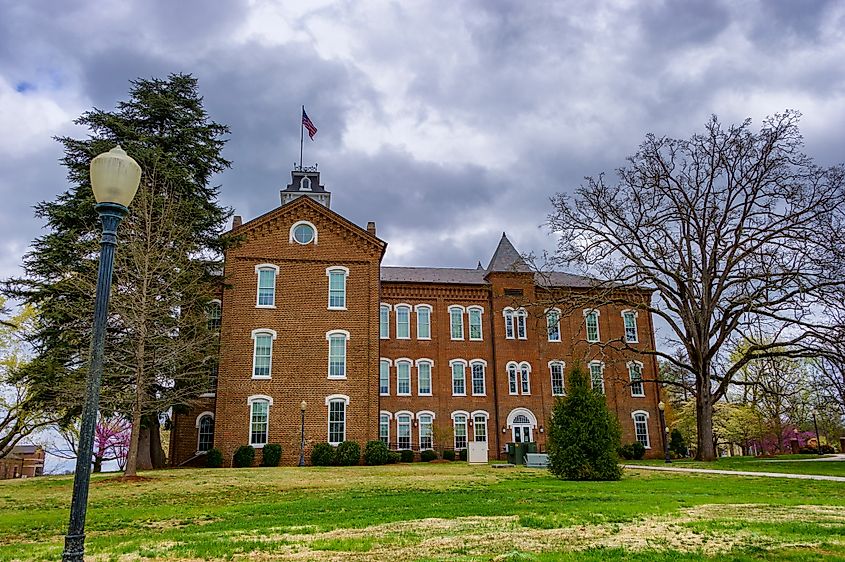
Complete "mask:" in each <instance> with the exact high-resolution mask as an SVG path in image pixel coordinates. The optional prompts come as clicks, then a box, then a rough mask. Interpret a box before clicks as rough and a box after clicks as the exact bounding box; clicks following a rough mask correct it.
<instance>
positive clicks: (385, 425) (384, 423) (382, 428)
mask: <svg viewBox="0 0 845 562" xmlns="http://www.w3.org/2000/svg"><path fill="white" fill-rule="evenodd" d="M378 438H379V439H380V440H381V441H382V442H383V443H384V444H385V445H390V416H388V415H387V414H381V415H380V416H379V426H378Z"/></svg>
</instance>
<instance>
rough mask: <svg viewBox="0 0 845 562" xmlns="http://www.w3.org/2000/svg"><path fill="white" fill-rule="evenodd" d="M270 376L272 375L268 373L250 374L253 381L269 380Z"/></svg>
mask: <svg viewBox="0 0 845 562" xmlns="http://www.w3.org/2000/svg"><path fill="white" fill-rule="evenodd" d="M272 378H273V377H271V376H270V375H267V376H266V377H263V376H262V377H256V376H255V375H252V380H254V381H269V380H270V379H272Z"/></svg>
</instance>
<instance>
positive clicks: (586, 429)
mask: <svg viewBox="0 0 845 562" xmlns="http://www.w3.org/2000/svg"><path fill="white" fill-rule="evenodd" d="M549 426H550V429H549V470H550V471H551V472H552V474H554V475H555V476H557V477H558V478H561V479H564V480H619V479H620V478H621V477H622V469H621V468H620V466H619V462H618V460H619V459H618V457H617V453H616V451H617V449H618V448H619V444H620V435H621V432H620V429H619V422H618V421H617V419H616V417H615V416H614V415H613V414H612V413H611V412H610V410H609V409H608V408H607V404H606V403H605V398H604V395H602V394H601V393H599V392H597V391H595V390H592V389H591V388H590V385H589V382H588V380H587V376H586V374H585V373H584V372H583V371H582V370H581V367H580V365H578V364H576V365H575V366H573V368H572V371H571V372H570V374H569V389H568V394H567V395H566V396H564V397H561V398H558V399H557V402H556V403H555V407H554V410H553V412H552V418H551V421H550V423H549Z"/></svg>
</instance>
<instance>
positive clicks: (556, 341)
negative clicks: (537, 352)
mask: <svg viewBox="0 0 845 562" xmlns="http://www.w3.org/2000/svg"><path fill="white" fill-rule="evenodd" d="M549 343H560V340H549Z"/></svg>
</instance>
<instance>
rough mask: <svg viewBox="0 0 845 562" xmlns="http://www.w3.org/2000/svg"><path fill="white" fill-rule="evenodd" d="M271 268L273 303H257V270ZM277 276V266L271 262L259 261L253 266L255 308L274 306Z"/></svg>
mask: <svg viewBox="0 0 845 562" xmlns="http://www.w3.org/2000/svg"><path fill="white" fill-rule="evenodd" d="M262 269H272V270H273V271H274V273H273V304H258V291H259V289H260V286H259V285H260V279H259V275H260V274H259V271H261V270H262ZM278 278H279V266H278V265H274V264H272V263H259V264H258V265H256V266H255V308H276V281H277V280H278Z"/></svg>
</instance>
